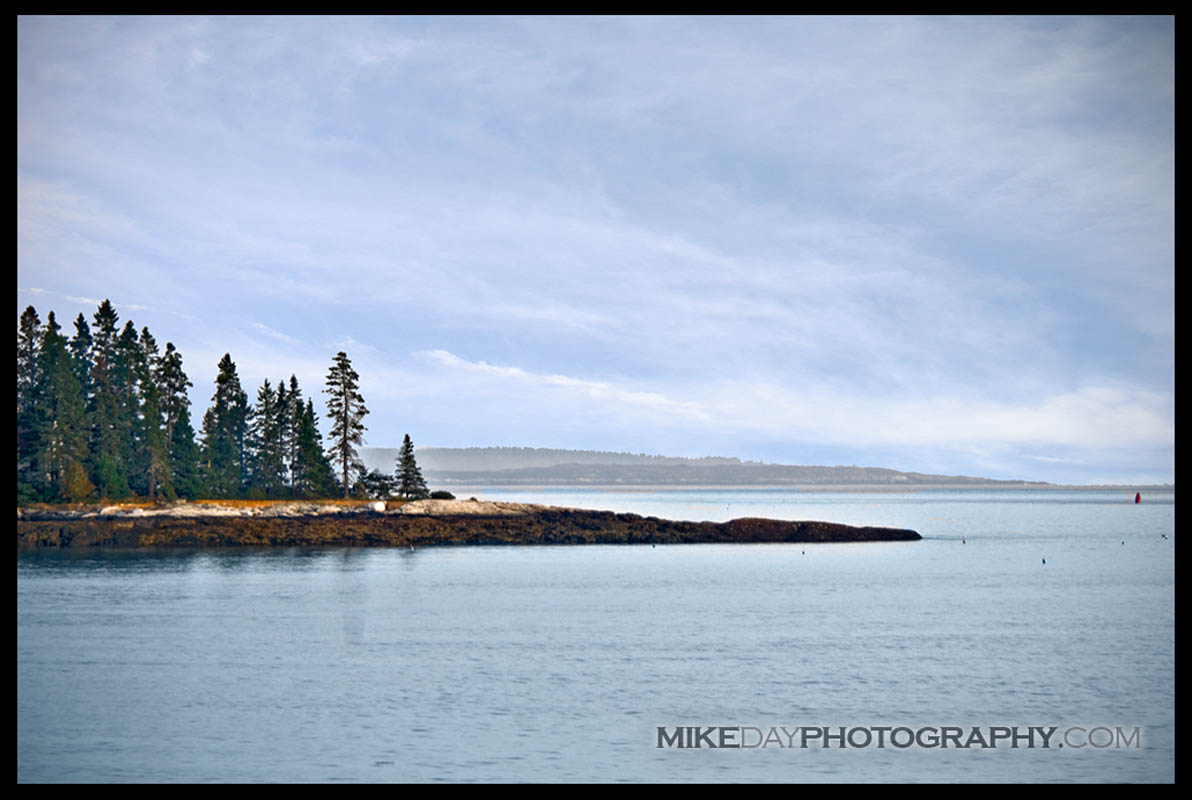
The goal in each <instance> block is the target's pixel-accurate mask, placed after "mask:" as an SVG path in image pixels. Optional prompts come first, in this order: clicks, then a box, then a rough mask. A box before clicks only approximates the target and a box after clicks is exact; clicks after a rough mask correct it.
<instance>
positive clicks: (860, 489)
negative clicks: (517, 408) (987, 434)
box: [436, 481, 1175, 494]
mask: <svg viewBox="0 0 1192 800" xmlns="http://www.w3.org/2000/svg"><path fill="white" fill-rule="evenodd" d="M439 485H441V486H443V487H444V488H448V489H450V490H451V491H452V492H457V493H460V494H468V493H475V492H483V491H511V492H533V491H548V490H555V489H559V490H589V489H590V490H593V491H601V492H668V491H748V490H750V489H758V490H769V491H773V490H786V491H793V492H808V493H811V492H857V493H874V494H877V493H882V494H913V493H915V492H923V491H965V492H972V491H978V492H980V491H1039V492H1055V491H1065V492H1129V493H1131V494H1134V493H1135V492H1142V493H1146V492H1152V493H1162V492H1167V493H1171V494H1174V493H1175V486H1166V485H1144V484H1115V485H1071V486H1069V485H1065V484H1058V483H1047V484H1038V483H996V484H983V485H974V484H971V483H959V484H950V483H938V484H935V483H931V484H928V483H922V484H913V485H905V484H903V485H892V484H889V483H873V484H857V483H845V484H819V483H806V484H785V483H784V484H747V485H744V484H691V485H688V484H675V483H669V484H635V483H592V484H573V483H557V484H555V483H466V484H465V483H458V484H457V483H450V482H446V481H439V482H437V483H436V486H439Z"/></svg>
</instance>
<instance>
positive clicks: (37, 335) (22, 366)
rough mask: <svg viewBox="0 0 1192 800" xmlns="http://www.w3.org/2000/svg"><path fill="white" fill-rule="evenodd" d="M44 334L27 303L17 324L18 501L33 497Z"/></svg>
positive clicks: (37, 318) (25, 500) (34, 310)
mask: <svg viewBox="0 0 1192 800" xmlns="http://www.w3.org/2000/svg"><path fill="white" fill-rule="evenodd" d="M44 336H45V334H44V332H43V331H42V327H41V319H40V317H38V315H37V309H35V308H34V307H33V306H29V307H28V308H26V309H25V311H24V313H22V314H21V319H20V323H19V326H18V328H17V502H32V501H34V500H35V499H37V498H36V491H35V489H34V484H35V483H36V478H35V472H36V467H35V465H34V458H35V455H36V452H37V449H38V445H37V431H38V429H39V428H40V422H39V420H38V419H37V417H38V408H37V405H36V403H35V402H34V387H35V386H36V385H37V383H38V369H39V360H40V359H39V355H40V353H41V342H42V339H43V338H44Z"/></svg>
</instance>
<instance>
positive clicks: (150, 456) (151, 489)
mask: <svg viewBox="0 0 1192 800" xmlns="http://www.w3.org/2000/svg"><path fill="white" fill-rule="evenodd" d="M138 346H139V349H140V358H139V359H138V361H137V365H136V366H137V374H136V378H137V402H138V405H139V412H140V413H139V414H138V415H137V417H136V419H135V425H134V431H135V437H134V438H135V442H136V448H137V450H136V463H137V471H138V473H139V475H138V483H139V484H140V485H141V487H142V488H143V490H144V491H145V493H146V494H147V495H148V497H149V499H150V500H154V501H156V500H157V496H158V493H159V492H160V493H161V494H163V495H164V496H165V497H167V498H173V497H174V490H173V487H172V486H171V484H172V480H171V477H172V476H171V474H170V456H169V440H168V439H167V438H166V430H165V425H164V420H163V417H162V401H163V397H162V386H161V370H162V363H161V355H160V353H159V352H158V349H157V340H156V339H154V338H153V334H151V333H149V328H147V327H146V328H141V339H140V342H139V343H138Z"/></svg>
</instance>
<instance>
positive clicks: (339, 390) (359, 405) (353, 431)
mask: <svg viewBox="0 0 1192 800" xmlns="http://www.w3.org/2000/svg"><path fill="white" fill-rule="evenodd" d="M359 379H360V376H359V375H357V374H356V370H354V369H352V362H351V361H349V360H348V356H347V354H346V353H344V352H343V351H342V350H341V351H340V352H338V353H336V355H335V359H334V361H333V362H332V364H331V369H330V371H328V373H327V388H326V389H324V390H323V391H324V392H325V393H326V394H327V395H328V397H327V417H328V418H329V419H331V421H332V422H331V434H330V437H331V445H330V449H329V450H328V453H327V456H328V458H329V459H330V460H331V461H332V462H333V463H335V464H337V465H338V466H339V469H340V475H341V477H342V480H343V490H344V497H345V498H346V497H347V496H348V493H349V491H350V489H351V486H352V481H351V479H350V478H351V473H352V472H363V471H364V465H363V464H361V463H360V459H359V456H358V455H357V452H356V445H360V444H363V443H364V431H365V430H367V428H365V427H364V423H362V422H361V420H362V419H364V416H365V415H366V414H368V409H367V408H365V407H364V398H363V397H362V396H361V395H360V392H359V391H358V390H359V386H358V383H357V382H358V381H359Z"/></svg>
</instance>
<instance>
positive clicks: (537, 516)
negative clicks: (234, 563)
mask: <svg viewBox="0 0 1192 800" xmlns="http://www.w3.org/2000/svg"><path fill="white" fill-rule="evenodd" d="M382 508H384V506H383V505H380V504H363V505H360V506H355V507H348V508H345V507H344V506H342V505H334V504H327V503H325V504H314V503H305V504H299V503H287V504H279V505H276V506H268V507H260V508H253V507H250V508H228V507H219V506H213V505H206V504H199V503H195V504H188V505H187V506H186V507H185V508H181V507H178V506H173V507H170V508H169V509H168V510H164V509H152V508H151V509H119V508H115V507H108V508H104V509H101V510H100V511H99V512H85V511H79V510H67V509H57V510H55V509H25V510H24V512H23V513H21V512H20V510H18V512H19V513H18V515H17V546H18V547H19V548H37V547H93V546H114V547H243V546H286V547H308V546H336V547H345V546H346V547H411V546H414V547H424V546H428V545H466V544H630V543H653V544H663V543H670V544H679V543H697V542H702V543H712V542H738V543H748V542H859V541H913V540H917V539H920V538H921V537H920V536H919V534H918V533H915V532H914V531H910V530H902V529H895V528H855V527H851V526H848V525H839V524H836V523H831V522H787V521H782V520H771V519H755V518H746V519H737V520H733V521H731V522H723V523H715V522H681V521H674V520H665V519H659V518H657V517H642V516H639V515H637V514H615V513H613V512H611V511H588V510H583V509H572V508H556V507H551V506H535V505H529V504H525V503H501V502H482V501H471V500H468V501H452V500H421V501H418V502H415V503H407V504H404V505H402V506H400V507H398V508H392V509H385V510H381V509H382ZM134 512H138V513H134Z"/></svg>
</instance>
